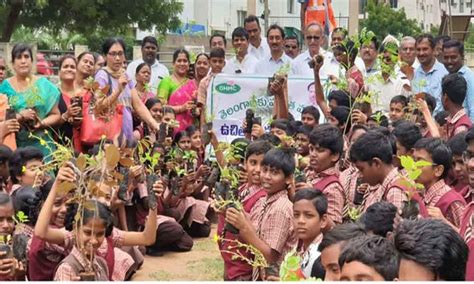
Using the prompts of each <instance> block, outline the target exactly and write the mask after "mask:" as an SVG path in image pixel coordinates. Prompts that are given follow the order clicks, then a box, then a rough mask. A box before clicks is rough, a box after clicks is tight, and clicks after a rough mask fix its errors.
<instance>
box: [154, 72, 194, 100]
mask: <svg viewBox="0 0 474 284" xmlns="http://www.w3.org/2000/svg"><path fill="white" fill-rule="evenodd" d="M187 82H188V80H183V82H181V84H180V83H176V82H175V81H174V80H173V78H172V76H168V77H165V78H163V79H162V80H161V81H160V85H159V86H158V94H157V95H158V99H160V101H161V102H162V103H163V104H167V103H168V101H169V99H170V97H171V94H173V93H174V92H175V91H176V90H177V89H178V88H179V87H181V86H182V85H184V84H185V83H187Z"/></svg>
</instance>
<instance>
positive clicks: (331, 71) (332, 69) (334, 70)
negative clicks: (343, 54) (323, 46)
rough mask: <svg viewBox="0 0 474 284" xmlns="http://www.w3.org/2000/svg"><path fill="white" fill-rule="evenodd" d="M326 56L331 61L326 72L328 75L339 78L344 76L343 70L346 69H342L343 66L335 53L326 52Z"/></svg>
mask: <svg viewBox="0 0 474 284" xmlns="http://www.w3.org/2000/svg"><path fill="white" fill-rule="evenodd" d="M326 56H327V58H328V59H329V60H328V62H327V65H326V71H327V73H328V75H334V76H336V77H337V78H339V77H340V76H341V75H342V76H344V74H345V71H343V72H341V70H344V68H342V66H341V64H339V62H338V61H337V60H336V57H335V56H334V53H332V52H330V51H326ZM325 59H326V58H325ZM323 67H324V65H323Z"/></svg>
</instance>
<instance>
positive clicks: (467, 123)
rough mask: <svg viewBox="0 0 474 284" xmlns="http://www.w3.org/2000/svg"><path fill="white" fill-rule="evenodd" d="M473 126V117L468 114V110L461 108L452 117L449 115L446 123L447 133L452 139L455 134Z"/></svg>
mask: <svg viewBox="0 0 474 284" xmlns="http://www.w3.org/2000/svg"><path fill="white" fill-rule="evenodd" d="M471 127H472V122H471V119H469V116H467V115H466V111H465V110H464V109H461V110H460V111H458V112H457V113H456V114H455V115H453V116H452V117H448V119H447V123H446V135H447V136H448V137H447V138H448V139H451V138H452V137H453V136H454V135H456V134H458V133H461V132H463V131H467V130H469V128H471Z"/></svg>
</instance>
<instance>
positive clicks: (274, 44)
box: [256, 25, 292, 76]
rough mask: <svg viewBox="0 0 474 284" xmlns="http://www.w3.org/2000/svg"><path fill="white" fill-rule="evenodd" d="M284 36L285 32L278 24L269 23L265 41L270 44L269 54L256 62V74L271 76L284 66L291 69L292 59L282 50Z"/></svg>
mask: <svg viewBox="0 0 474 284" xmlns="http://www.w3.org/2000/svg"><path fill="white" fill-rule="evenodd" d="M284 38H285V32H284V31H283V28H282V27H280V26H279V25H271V26H270V27H269V28H268V31H267V41H268V43H269V45H270V56H267V57H265V58H263V59H261V60H260V61H259V62H258V64H257V68H256V73H257V74H259V75H260V74H263V75H266V76H273V74H275V73H276V72H277V71H279V70H280V69H281V68H284V67H285V66H287V67H288V68H289V70H291V61H292V59H291V58H290V57H288V55H286V54H285V51H284V50H283V42H284ZM289 70H288V71H289ZM283 73H284V72H283ZM287 73H289V72H287Z"/></svg>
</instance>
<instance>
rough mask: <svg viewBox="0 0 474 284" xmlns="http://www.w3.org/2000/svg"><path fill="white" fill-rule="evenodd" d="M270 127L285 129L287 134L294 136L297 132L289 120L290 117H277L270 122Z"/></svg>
mask: <svg viewBox="0 0 474 284" xmlns="http://www.w3.org/2000/svg"><path fill="white" fill-rule="evenodd" d="M270 128H278V129H281V130H283V131H285V133H286V135H288V136H293V134H294V133H295V129H294V127H293V125H292V124H291V123H290V121H288V119H284V118H280V119H275V120H274V121H272V123H270Z"/></svg>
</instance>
